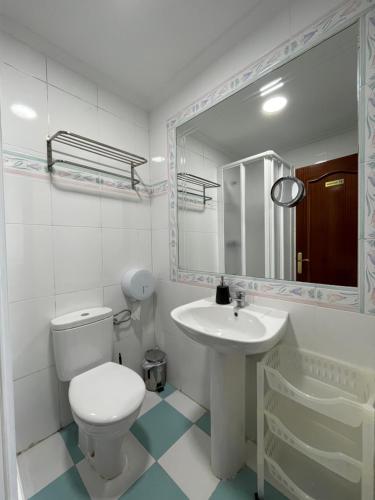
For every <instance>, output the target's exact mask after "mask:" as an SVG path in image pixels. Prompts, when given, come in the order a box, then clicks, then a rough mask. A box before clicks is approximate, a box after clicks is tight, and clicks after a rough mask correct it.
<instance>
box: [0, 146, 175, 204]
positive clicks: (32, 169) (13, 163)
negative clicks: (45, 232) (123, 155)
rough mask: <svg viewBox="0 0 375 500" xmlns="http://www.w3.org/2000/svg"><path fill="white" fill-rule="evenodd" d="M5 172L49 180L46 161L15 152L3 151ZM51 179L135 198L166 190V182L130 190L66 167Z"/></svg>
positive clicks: (123, 184) (103, 177) (117, 182)
mask: <svg viewBox="0 0 375 500" xmlns="http://www.w3.org/2000/svg"><path fill="white" fill-rule="evenodd" d="M3 159H4V168H5V171H7V172H11V173H16V174H21V175H26V176H31V177H36V178H44V179H46V178H49V177H50V173H49V172H48V169H47V162H46V160H44V159H42V158H38V157H34V156H30V155H27V154H24V153H19V152H17V151H9V150H4V151H3ZM53 179H54V181H55V182H56V183H60V182H61V183H64V184H75V185H77V182H79V183H82V184H84V185H85V188H89V187H91V188H96V189H98V188H100V189H101V190H102V191H103V192H112V193H118V194H121V193H122V194H126V195H127V196H128V195H129V196H133V197H137V196H139V195H142V196H148V197H149V196H152V195H154V194H155V193H156V192H157V191H159V192H166V190H167V189H168V183H167V181H163V182H160V183H157V184H156V185H150V184H144V183H140V184H138V185H137V186H136V189H135V190H134V189H132V188H131V186H130V183H129V182H128V181H126V180H125V181H123V180H121V179H120V178H116V177H114V176H111V175H110V174H108V175H105V174H94V173H91V172H85V171H84V170H81V169H77V168H74V167H73V166H72V167H66V166H63V165H61V166H58V167H57V168H56V169H55V170H54V173H53Z"/></svg>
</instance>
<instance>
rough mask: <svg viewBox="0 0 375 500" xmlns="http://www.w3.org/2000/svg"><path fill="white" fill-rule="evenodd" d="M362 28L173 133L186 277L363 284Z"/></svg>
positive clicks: (320, 47)
mask: <svg viewBox="0 0 375 500" xmlns="http://www.w3.org/2000/svg"><path fill="white" fill-rule="evenodd" d="M357 52H358V25H357V24H353V25H352V26H350V27H348V28H346V29H345V30H343V31H341V32H340V33H338V34H336V35H335V36H333V37H331V38H329V39H327V40H325V41H324V42H322V43H321V44H319V45H317V46H315V47H314V48H312V49H310V50H308V51H306V52H304V53H303V54H302V55H300V56H299V57H297V58H295V59H293V60H291V61H290V62H288V63H286V64H285V65H283V66H281V67H279V68H277V69H275V70H274V71H272V72H271V73H268V74H267V75H265V76H263V77H261V78H260V79H258V80H257V81H256V82H253V83H252V84H250V85H249V86H247V87H245V88H243V89H242V90H240V91H238V92H237V93H235V94H233V95H231V96H230V97H228V98H227V99H225V100H223V101H221V102H219V103H218V104H216V105H215V106H212V107H211V108H209V109H208V110H207V111H205V112H203V113H201V114H199V115H196V116H195V117H194V118H192V119H191V120H189V121H187V122H185V123H183V124H182V125H180V126H179V127H177V129H176V141H177V144H176V148H177V149H176V151H177V184H178V185H177V190H178V253H179V268H180V269H187V270H190V271H198V272H199V271H201V272H213V273H221V274H232V275H245V276H250V277H254V278H268V279H284V280H291V281H302V282H310V283H319V284H329V285H340V286H357V244H358V234H357V233H358V222H357V218H358V124H357V108H358V106H357Z"/></svg>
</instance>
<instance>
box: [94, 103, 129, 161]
mask: <svg viewBox="0 0 375 500" xmlns="http://www.w3.org/2000/svg"><path fill="white" fill-rule="evenodd" d="M98 116H99V140H101V141H102V142H104V143H105V144H110V145H111V146H115V147H117V148H120V149H125V150H126V151H130V152H133V151H134V143H135V136H134V125H133V123H132V122H130V121H128V120H125V119H122V118H119V117H117V116H115V115H112V114H111V113H108V112H107V111H103V110H102V109H99V110H98Z"/></svg>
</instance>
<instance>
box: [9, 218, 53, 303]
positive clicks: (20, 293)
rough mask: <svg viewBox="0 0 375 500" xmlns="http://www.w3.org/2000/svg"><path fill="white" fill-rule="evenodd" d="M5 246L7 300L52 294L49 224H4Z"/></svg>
mask: <svg viewBox="0 0 375 500" xmlns="http://www.w3.org/2000/svg"><path fill="white" fill-rule="evenodd" d="M6 248H7V269H8V297H9V301H10V302H13V301H16V300H23V299H31V298H36V297H42V296H48V295H52V294H53V293H54V283H53V258H52V234H51V228H50V227H49V226H24V225H22V224H7V227H6Z"/></svg>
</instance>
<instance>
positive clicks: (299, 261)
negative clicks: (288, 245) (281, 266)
mask: <svg viewBox="0 0 375 500" xmlns="http://www.w3.org/2000/svg"><path fill="white" fill-rule="evenodd" d="M303 262H310V259H303V258H302V252H298V253H297V274H302V267H303Z"/></svg>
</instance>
